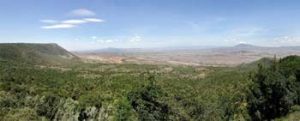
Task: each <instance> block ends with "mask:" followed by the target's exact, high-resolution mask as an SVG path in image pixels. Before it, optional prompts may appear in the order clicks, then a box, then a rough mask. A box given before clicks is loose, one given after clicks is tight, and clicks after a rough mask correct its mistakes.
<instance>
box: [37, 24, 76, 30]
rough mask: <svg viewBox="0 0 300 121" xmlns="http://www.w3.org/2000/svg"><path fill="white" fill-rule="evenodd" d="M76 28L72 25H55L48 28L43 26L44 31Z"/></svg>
mask: <svg viewBox="0 0 300 121" xmlns="http://www.w3.org/2000/svg"><path fill="white" fill-rule="evenodd" d="M73 27H76V26H75V25H72V24H53V25H48V26H42V27H41V28H42V29H68V28H73Z"/></svg>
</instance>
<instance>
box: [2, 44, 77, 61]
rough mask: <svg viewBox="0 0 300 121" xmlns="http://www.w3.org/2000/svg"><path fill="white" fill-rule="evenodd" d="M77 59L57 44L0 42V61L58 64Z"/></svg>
mask: <svg viewBox="0 0 300 121" xmlns="http://www.w3.org/2000/svg"><path fill="white" fill-rule="evenodd" d="M77 59H78V57H76V56H75V55H73V54H72V53H70V52H68V51H67V50H65V49H64V48H62V47H60V46H59V45H57V44H25V43H4V44H0V61H10V62H16V63H30V64H43V65H47V64H48V65H49V64H54V65H57V64H58V65H59V64H66V63H68V61H72V60H77Z"/></svg>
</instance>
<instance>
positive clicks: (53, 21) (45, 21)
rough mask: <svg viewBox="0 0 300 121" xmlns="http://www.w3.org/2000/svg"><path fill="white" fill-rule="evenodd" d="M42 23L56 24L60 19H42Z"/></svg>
mask: <svg viewBox="0 0 300 121" xmlns="http://www.w3.org/2000/svg"><path fill="white" fill-rule="evenodd" d="M41 22H42V23H46V24H55V23H57V22H58V21H56V20H52V19H44V20H41Z"/></svg>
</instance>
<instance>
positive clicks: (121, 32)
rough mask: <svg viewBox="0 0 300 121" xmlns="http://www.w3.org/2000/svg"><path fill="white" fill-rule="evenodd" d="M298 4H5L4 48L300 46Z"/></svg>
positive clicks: (73, 0)
mask: <svg viewBox="0 0 300 121" xmlns="http://www.w3.org/2000/svg"><path fill="white" fill-rule="evenodd" d="M299 13H300V1H299V0H0V43H16V42H23V43H57V44H59V45H61V46H62V47H64V48H66V49H68V50H90V49H100V48H107V47H113V48H163V47H189V46H234V45H237V44H240V43H246V44H254V45H260V46H300V14H299Z"/></svg>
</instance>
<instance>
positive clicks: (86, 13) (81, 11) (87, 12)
mask: <svg viewBox="0 0 300 121" xmlns="http://www.w3.org/2000/svg"><path fill="white" fill-rule="evenodd" d="M70 14H71V15H72V16H84V17H87V16H95V15H96V13H95V12H93V11H91V10H88V9H85V8H81V9H76V10H72V11H71V12H70Z"/></svg>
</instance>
